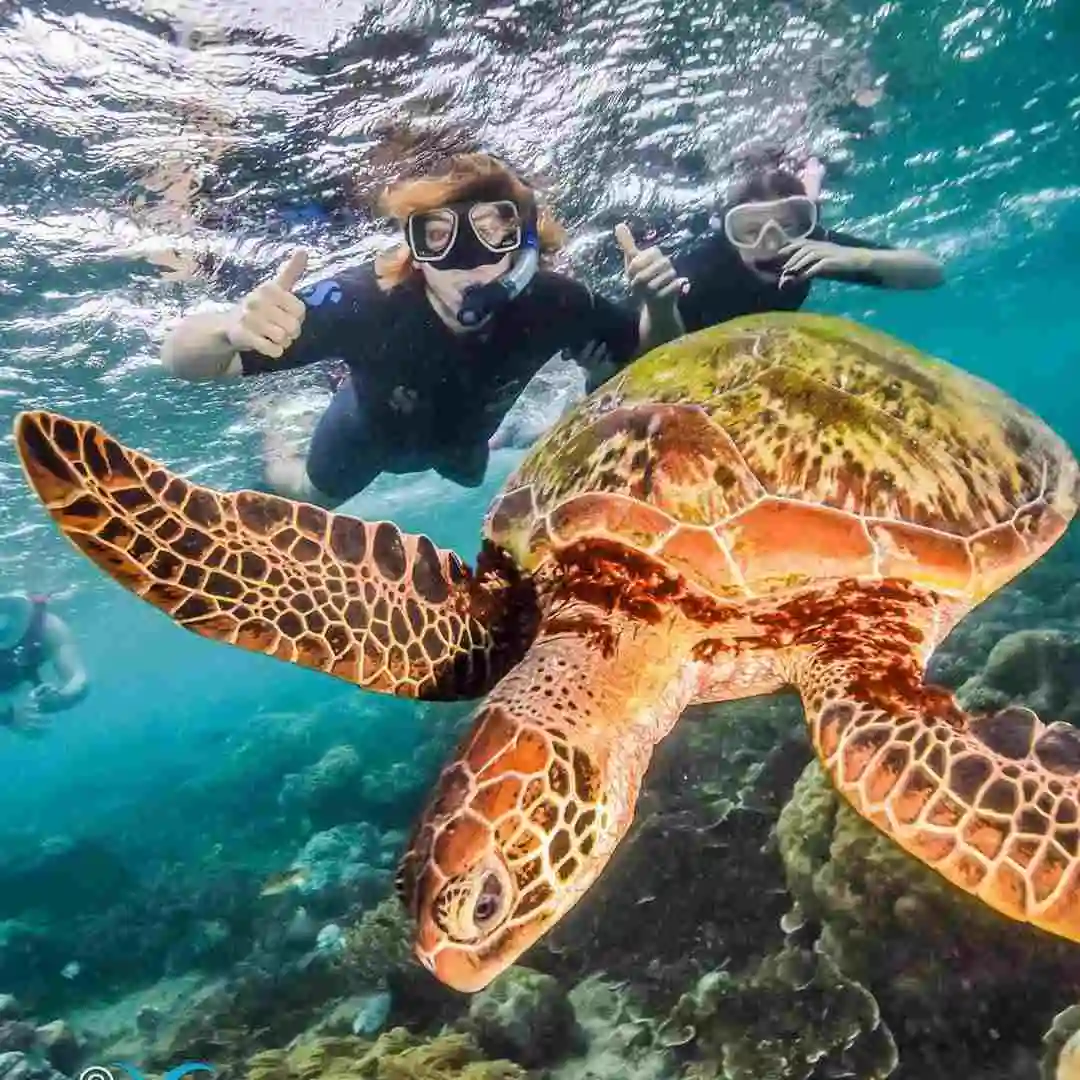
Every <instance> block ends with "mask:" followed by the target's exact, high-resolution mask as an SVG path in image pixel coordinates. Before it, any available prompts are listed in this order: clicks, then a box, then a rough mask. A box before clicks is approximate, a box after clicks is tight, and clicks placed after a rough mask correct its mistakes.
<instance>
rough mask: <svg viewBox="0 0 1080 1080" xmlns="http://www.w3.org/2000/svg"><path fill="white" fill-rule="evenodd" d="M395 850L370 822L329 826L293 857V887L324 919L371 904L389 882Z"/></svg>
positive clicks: (390, 881)
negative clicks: (296, 879) (297, 879)
mask: <svg viewBox="0 0 1080 1080" xmlns="http://www.w3.org/2000/svg"><path fill="white" fill-rule="evenodd" d="M395 855H396V853H395V851H393V850H392V849H391V848H389V847H387V846H384V844H383V842H382V838H381V837H380V835H379V831H378V829H376V828H375V827H374V826H373V825H370V824H368V823H367V822H361V823H360V824H356V825H335V826H334V827H333V828H332V829H327V830H326V831H325V832H320V833H316V834H315V835H314V836H313V837H311V839H310V840H308V842H307V843H306V844H305V845H304V847H303V849H302V850H301V851H300V852H299V854H298V855H297V856H296V858H295V859H294V860H293V863H292V865H293V868H294V869H296V870H297V871H299V874H300V877H301V880H300V883H299V884H298V885H297V892H298V893H299V895H300V896H301V897H302V898H303V902H304V905H305V906H306V907H307V908H308V910H310V911H311V912H312V914H314V915H316V916H320V917H326V918H333V917H334V916H337V915H340V914H342V913H343V912H345V911H347V910H348V909H349V908H350V907H352V906H353V905H356V904H359V905H361V906H368V905H373V904H376V903H378V901H379V900H380V899H382V897H384V896H385V895H386V894H387V892H389V891H390V889H391V887H392V885H393V870H392V867H393V865H394V861H395Z"/></svg>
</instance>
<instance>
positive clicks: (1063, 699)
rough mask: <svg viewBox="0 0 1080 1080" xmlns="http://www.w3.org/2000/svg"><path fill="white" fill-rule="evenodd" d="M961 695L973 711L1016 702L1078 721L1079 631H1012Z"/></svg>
mask: <svg viewBox="0 0 1080 1080" xmlns="http://www.w3.org/2000/svg"><path fill="white" fill-rule="evenodd" d="M958 696H959V697H960V699H961V700H962V701H963V703H964V705H965V706H966V707H967V708H969V709H971V710H974V711H982V710H988V711H996V710H997V709H1001V708H1004V707H1005V706H1006V705H1010V704H1013V703H1016V704H1020V705H1026V706H1027V707H1028V708H1031V709H1034V710H1035V711H1036V712H1037V713H1038V714H1039V715H1040V716H1042V717H1046V718H1049V719H1053V720H1067V721H1070V722H1072V723H1075V722H1077V721H1080V635H1078V634H1075V633H1067V632H1065V631H1063V630H1018V631H1016V632H1015V633H1011V634H1009V635H1008V636H1006V637H1003V638H1002V639H1001V640H1000V641H998V643H997V644H996V645H995V646H994V647H993V648H992V649H991V650H990V655H989V656H988V657H987V660H986V665H985V667H984V668H983V670H982V671H981V672H979V673H978V674H977V675H974V676H972V677H971V678H969V679H968V680H967V681H966V682H965V683H964V684H963V686H962V687H961V688H960V691H959V695H958Z"/></svg>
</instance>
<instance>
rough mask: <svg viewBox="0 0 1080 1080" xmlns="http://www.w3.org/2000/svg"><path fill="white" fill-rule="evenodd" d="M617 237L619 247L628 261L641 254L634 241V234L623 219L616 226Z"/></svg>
mask: <svg viewBox="0 0 1080 1080" xmlns="http://www.w3.org/2000/svg"><path fill="white" fill-rule="evenodd" d="M615 239H616V240H617V241H618V244H619V247H621V248H622V253H623V254H624V255H625V256H626V261H627V262H629V261H630V260H631V259H632V258H634V256H635V255H640V254H641V252H640V251H639V250H638V246H637V244H636V243H635V242H634V234H633V233H632V232H631V231H630V226H629V225H627V224H626V222H625V221H621V222H619V224H618V225H616V226H615Z"/></svg>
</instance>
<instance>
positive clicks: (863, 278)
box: [821, 229, 894, 286]
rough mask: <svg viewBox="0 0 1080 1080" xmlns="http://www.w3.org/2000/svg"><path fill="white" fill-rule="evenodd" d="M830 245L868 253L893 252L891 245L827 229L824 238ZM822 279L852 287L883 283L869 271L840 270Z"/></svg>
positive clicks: (826, 274) (825, 275)
mask: <svg viewBox="0 0 1080 1080" xmlns="http://www.w3.org/2000/svg"><path fill="white" fill-rule="evenodd" d="M824 239H825V240H827V241H828V242H829V243H830V244H836V245H838V246H839V247H850V248H866V249H867V250H868V251H893V250H894V248H893V246H892V244H880V243H878V242H877V241H875V240H864V239H863V238H862V237H860V236H852V235H851V234H850V233H843V232H836V231H835V230H833V229H829V230H828V231H827V232H826V233H825V236H824ZM821 276H822V277H823V278H828V280H829V281H847V282H850V283H851V284H854V285H876V286H881V285H883V284H884V283H883V282H882V280H881V278H880V277H878V275H877V274H875V273H873V272H872V271H869V270H841V271H838V272H836V273H823V274H822V275H821Z"/></svg>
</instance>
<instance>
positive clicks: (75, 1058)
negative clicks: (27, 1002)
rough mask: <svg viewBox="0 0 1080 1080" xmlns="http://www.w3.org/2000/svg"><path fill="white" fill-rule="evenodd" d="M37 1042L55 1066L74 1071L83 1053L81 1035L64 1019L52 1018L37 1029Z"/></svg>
mask: <svg viewBox="0 0 1080 1080" xmlns="http://www.w3.org/2000/svg"><path fill="white" fill-rule="evenodd" d="M37 1043H38V1046H39V1047H40V1048H41V1052H42V1053H43V1054H44V1055H45V1057H46V1058H47V1059H48V1062H49V1064H50V1065H52V1066H53V1068H55V1069H58V1070H59V1071H60V1072H62V1073H73V1072H75V1069H76V1067H77V1066H78V1064H79V1060H80V1059H81V1057H82V1054H83V1048H82V1044H81V1043H80V1041H79V1037H78V1036H77V1035H76V1034H75V1032H74V1031H73V1030H72V1029H71V1028H70V1027H69V1026H68V1024H67V1023H66V1022H65V1021H63V1020H52V1021H50V1022H49V1023H47V1024H42V1025H41V1026H40V1027H39V1028H38V1029H37Z"/></svg>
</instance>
